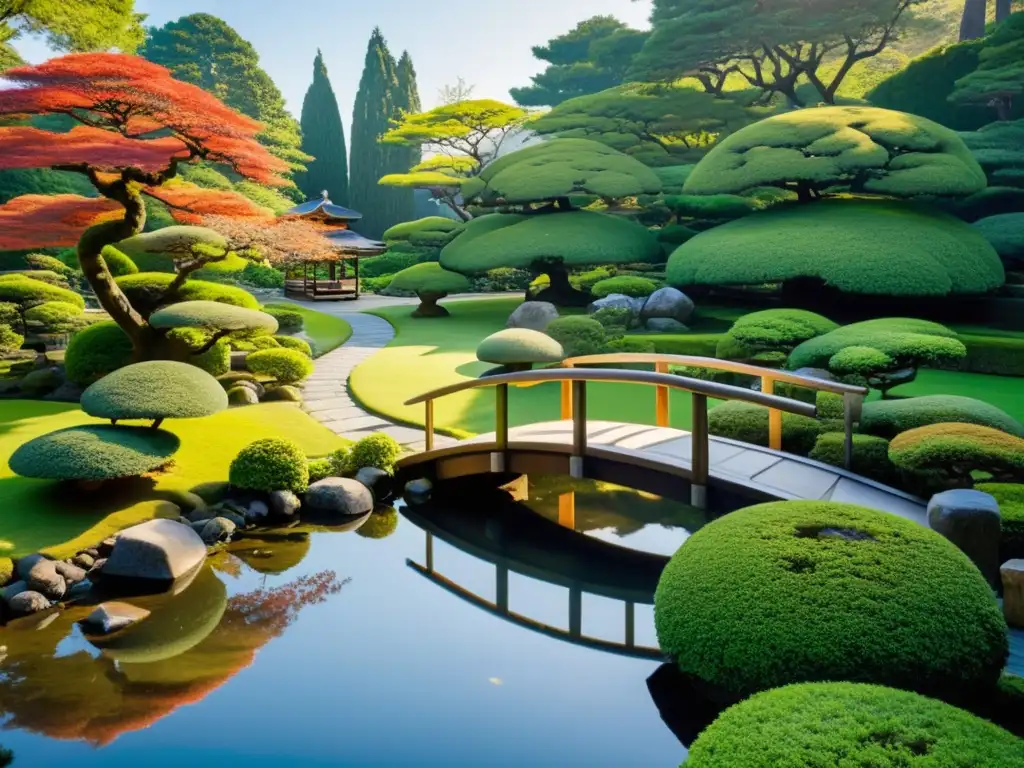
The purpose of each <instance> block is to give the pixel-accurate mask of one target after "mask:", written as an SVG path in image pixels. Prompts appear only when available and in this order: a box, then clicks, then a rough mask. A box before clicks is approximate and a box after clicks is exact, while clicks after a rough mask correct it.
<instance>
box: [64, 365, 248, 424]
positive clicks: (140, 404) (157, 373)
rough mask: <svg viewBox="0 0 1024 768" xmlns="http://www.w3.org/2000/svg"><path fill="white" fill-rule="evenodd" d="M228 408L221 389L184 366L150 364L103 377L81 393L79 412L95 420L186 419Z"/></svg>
mask: <svg viewBox="0 0 1024 768" xmlns="http://www.w3.org/2000/svg"><path fill="white" fill-rule="evenodd" d="M227 407H228V397H227V394H225V392H224V388H223V387H222V386H221V385H220V383H219V382H218V381H217V380H216V379H215V378H213V377H212V376H211V375H210V374H208V373H206V372H205V371H203V370H201V369H199V368H197V367H196V366H193V365H188V364H187V363H178V362H173V361H170V360H152V361H149V362H145V363H135V364H134V365H127V366H125V367H124V368H119V369H118V370H116V371H114V372H112V373H110V374H108V375H107V376H104V377H103V378H102V379H100V380H99V381H97V382H96V383H95V384H91V385H90V386H89V387H88V388H87V389H86V390H85V392H83V393H82V410H83V411H85V412H86V413H88V414H89V415H90V416H95V417H96V418H98V419H111V420H112V421H118V420H122V419H155V420H156V422H157V424H159V423H160V422H161V421H163V420H164V419H189V418H197V417H200V416H210V415H212V414H214V413H218V412H220V411H223V410H224V409H225V408H227Z"/></svg>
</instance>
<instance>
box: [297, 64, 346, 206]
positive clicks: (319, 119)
mask: <svg viewBox="0 0 1024 768" xmlns="http://www.w3.org/2000/svg"><path fill="white" fill-rule="evenodd" d="M301 123H302V151H303V152H305V153H307V154H309V155H312V156H313V157H314V158H316V159H315V160H313V161H312V162H310V163H307V164H306V168H307V170H306V172H305V173H303V174H301V175H300V176H299V177H298V178H297V179H296V182H297V183H298V185H299V189H301V190H302V192H303V194H304V195H305V196H306V197H307V198H313V197H319V195H320V193H321V192H323V191H324V190H327V192H329V193H330V196H331V200H333V201H334V202H336V203H338V204H339V205H348V152H347V150H346V147H345V127H344V126H343V125H342V123H341V112H340V111H338V100H337V98H335V96H334V89H333V88H332V87H331V81H330V78H328V76H327V66H326V65H325V64H324V57H323V54H322V53H321V52H320V51H319V50H317V52H316V59H315V60H314V61H313V83H312V84H311V85H310V86H309V90H308V91H306V98H305V99H304V100H303V102H302V120H301Z"/></svg>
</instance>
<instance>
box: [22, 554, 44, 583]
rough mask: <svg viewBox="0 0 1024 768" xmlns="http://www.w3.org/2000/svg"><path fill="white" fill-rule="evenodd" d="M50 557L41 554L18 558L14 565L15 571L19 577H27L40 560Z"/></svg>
mask: <svg viewBox="0 0 1024 768" xmlns="http://www.w3.org/2000/svg"><path fill="white" fill-rule="evenodd" d="M47 559H48V558H45V557H43V556H42V555H40V554H35V555H25V556H24V557H23V558H21V559H20V560H18V562H17V563H15V565H14V572H15V573H16V574H17V575H18V578H19V579H23V580H24V579H27V578H28V572H29V571H31V570H32V567H33V566H34V565H35V564H36V563H38V562H39V561H40V560H47Z"/></svg>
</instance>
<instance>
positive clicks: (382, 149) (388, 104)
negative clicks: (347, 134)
mask: <svg viewBox="0 0 1024 768" xmlns="http://www.w3.org/2000/svg"><path fill="white" fill-rule="evenodd" d="M396 69H397V65H396V64H395V60H394V58H393V57H392V56H391V53H390V52H389V51H388V46H387V43H386V42H385V41H384V35H383V34H381V31H380V28H376V29H374V30H373V34H371V35H370V42H369V45H367V48H366V60H365V62H364V64H363V76H362V78H361V79H360V80H359V91H358V92H357V93H356V103H355V108H354V110H353V113H352V162H351V163H350V164H349V169H350V170H349V202H350V203H351V205H352V206H353V207H354V208H356V209H357V210H359V211H360V212H362V214H363V218H362V221H360V222H359V226H358V230H359V232H361V233H362V234H363V235H366V236H367V237H374V238H379V237H380V236H381V235H382V234H384V230H386V229H387V228H388V227H390V226H391V225H392V224H397V223H398V218H397V208H398V206H397V205H396V202H395V201H396V200H397V199H400V195H398V196H396V195H395V191H396V190H393V189H389V188H386V187H381V186H380V185H378V184H377V181H378V180H379V179H380V178H381V177H382V176H385V175H387V173H388V172H389V170H388V164H389V160H390V155H391V154H392V150H391V148H390V147H388V146H386V145H384V144H381V143H380V142H379V141H378V140H379V139H380V137H381V136H383V135H384V133H385V132H386V131H387V130H388V128H390V127H391V118H392V117H394V116H395V112H396V109H395V97H396V95H397V92H398V78H397V73H396ZM398 191H399V192H401V191H402V190H398Z"/></svg>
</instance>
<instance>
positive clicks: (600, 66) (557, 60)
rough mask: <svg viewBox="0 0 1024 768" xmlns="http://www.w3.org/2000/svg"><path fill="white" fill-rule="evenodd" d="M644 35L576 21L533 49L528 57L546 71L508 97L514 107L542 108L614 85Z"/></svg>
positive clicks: (606, 20)
mask: <svg viewBox="0 0 1024 768" xmlns="http://www.w3.org/2000/svg"><path fill="white" fill-rule="evenodd" d="M647 34H648V33H646V32H642V31H640V30H637V29H630V28H629V27H627V26H626V25H625V24H623V23H622V22H621V21H619V20H618V19H615V18H614V17H612V16H594V17H593V18H590V19H586V20H584V21H581V22H580V23H579V24H577V25H576V26H575V27H574V28H573V29H571V30H570V31H569V32H567V33H565V34H564V35H559V36H558V37H555V38H553V39H551V40H549V41H548V43H547V45H538V46H534V48H533V55H534V56H535V57H536V58H538V59H540V60H541V61H546V62H548V67H547V69H545V70H544V71H543V72H541V73H540V74H539V75H534V76H533V77H532V78H531V80H533V84H532V85H528V86H526V87H524V88H512V89H510V91H509V92H510V93H511V94H512V98H513V99H515V101H516V103H517V104H520V105H522V106H524V107H543V106H556V105H558V104H561V103H562V102H564V101H566V100H567V99H572V98H575V97H577V96H584V95H587V94H591V93H597V92H599V91H604V90H606V89H608V88H612V87H614V86H616V85H620V84H621V83H622V82H623V80H624V79H625V76H626V73H627V72H628V70H629V66H630V63H631V62H632V60H633V56H635V55H636V54H637V53H638V52H639V51H640V49H641V48H642V47H643V44H644V41H645V40H646V39H647Z"/></svg>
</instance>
